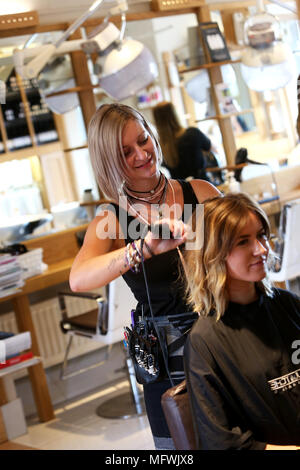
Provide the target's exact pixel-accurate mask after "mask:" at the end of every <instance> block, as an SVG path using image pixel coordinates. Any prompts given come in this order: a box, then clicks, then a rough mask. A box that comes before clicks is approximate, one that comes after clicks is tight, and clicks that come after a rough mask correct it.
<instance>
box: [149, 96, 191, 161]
mask: <svg viewBox="0 0 300 470" xmlns="http://www.w3.org/2000/svg"><path fill="white" fill-rule="evenodd" d="M153 116H154V120H155V126H156V129H157V132H158V135H159V141H160V145H161V148H162V153H163V159H164V161H165V163H166V165H167V166H168V167H169V168H175V167H176V166H177V165H178V151H177V142H176V141H177V138H178V137H179V136H180V135H181V134H182V133H183V132H184V128H183V127H182V125H181V124H180V121H179V118H178V116H177V113H176V111H175V108H174V105H173V104H172V103H169V102H166V101H164V102H162V103H159V104H158V105H157V106H155V108H153Z"/></svg>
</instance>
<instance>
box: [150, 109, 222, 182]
mask: <svg viewBox="0 0 300 470" xmlns="http://www.w3.org/2000/svg"><path fill="white" fill-rule="evenodd" d="M153 116H154V120H155V126H156V129H157V132H158V135H159V140H160V145H161V148H162V153H163V164H164V165H165V166H166V168H167V169H168V170H169V172H170V174H171V177H172V178H174V179H186V178H188V177H192V178H200V179H204V180H207V181H210V182H212V183H214V184H215V182H214V181H211V178H209V177H208V175H207V173H206V171H205V168H206V167H213V166H219V165H218V161H217V159H216V158H215V157H214V155H213V154H212V152H211V150H212V143H211V141H210V139H209V138H208V137H207V136H206V135H205V134H203V132H201V131H200V130H199V129H198V128H197V127H188V128H184V127H183V126H182V125H181V123H180V120H179V118H178V115H177V113H176V110H175V107H174V105H173V104H172V103H169V102H165V101H164V102H162V103H159V104H158V105H157V106H155V108H154V109H153ZM208 152H209V156H210V158H209V159H208V160H207V158H206V155H205V154H206V153H208ZM212 156H213V157H214V158H211V157H212ZM217 175H218V174H215V176H216V177H217ZM219 177H220V175H219ZM221 182H222V181H220V183H221Z"/></svg>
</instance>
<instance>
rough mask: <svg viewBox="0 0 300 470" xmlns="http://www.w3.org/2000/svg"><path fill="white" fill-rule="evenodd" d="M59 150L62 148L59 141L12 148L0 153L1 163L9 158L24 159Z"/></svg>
mask: <svg viewBox="0 0 300 470" xmlns="http://www.w3.org/2000/svg"><path fill="white" fill-rule="evenodd" d="M59 150H62V144H61V142H59V141H56V142H50V143H48V144H41V145H35V146H30V147H26V148H23V149H20V150H12V151H10V152H5V153H0V163H3V162H6V161H9V160H22V159H23V158H26V157H32V156H33V155H38V156H39V155H45V154H47V153H52V152H57V151H59Z"/></svg>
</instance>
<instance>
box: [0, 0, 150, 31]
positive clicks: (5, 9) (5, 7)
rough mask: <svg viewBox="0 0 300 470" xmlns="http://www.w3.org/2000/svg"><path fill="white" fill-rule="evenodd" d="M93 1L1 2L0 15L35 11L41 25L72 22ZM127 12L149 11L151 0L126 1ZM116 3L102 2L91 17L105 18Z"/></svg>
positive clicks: (33, 0)
mask: <svg viewBox="0 0 300 470" xmlns="http://www.w3.org/2000/svg"><path fill="white" fill-rule="evenodd" d="M92 3H93V0H9V1H7V0H6V1H5V0H2V1H1V2H0V15H7V14H10V13H19V12H24V11H31V10H37V11H38V14H39V21H40V24H41V25H44V24H54V23H64V22H69V23H71V22H73V21H74V20H76V19H77V18H78V17H80V16H81V15H82V14H83V13H84V12H85V11H86V10H88V8H89V7H90V6H91V5H92ZM127 3H128V6H129V11H130V12H131V11H137V12H138V11H145V10H150V3H151V0H127ZM116 5H117V1H114V0H103V2H102V4H101V6H100V7H99V9H98V10H97V11H96V12H95V14H94V15H93V17H95V18H96V17H101V16H105V14H106V13H107V12H108V10H109V9H110V8H112V7H113V6H116Z"/></svg>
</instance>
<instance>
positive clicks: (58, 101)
mask: <svg viewBox="0 0 300 470" xmlns="http://www.w3.org/2000/svg"><path fill="white" fill-rule="evenodd" d="M36 84H37V87H38V88H39V91H40V94H41V96H42V97H43V98H44V100H45V102H46V103H47V105H48V107H49V109H51V111H53V112H54V113H57V114H64V113H67V112H68V111H72V109H75V108H76V107H77V106H79V99H78V95H77V93H65V94H63V95H57V96H48V95H49V94H51V93H56V92H59V91H63V90H67V89H69V88H73V87H75V86H76V83H75V79H74V75H73V68H72V63H71V58H70V56H69V54H65V55H62V56H59V57H56V58H54V59H53V60H51V61H50V62H48V64H47V65H46V67H44V69H43V70H42V71H41V73H40V74H39V76H38V78H37V80H36Z"/></svg>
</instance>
